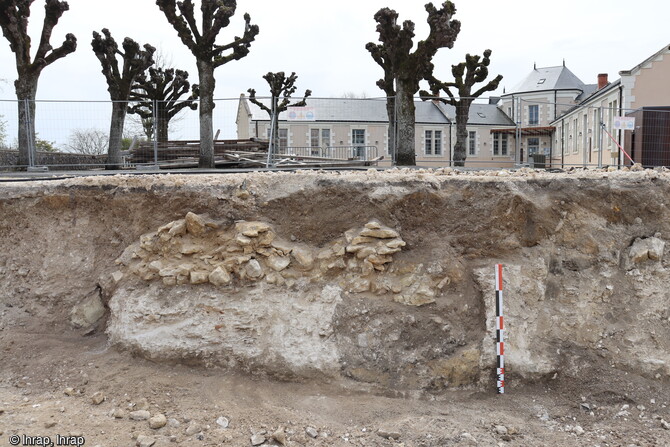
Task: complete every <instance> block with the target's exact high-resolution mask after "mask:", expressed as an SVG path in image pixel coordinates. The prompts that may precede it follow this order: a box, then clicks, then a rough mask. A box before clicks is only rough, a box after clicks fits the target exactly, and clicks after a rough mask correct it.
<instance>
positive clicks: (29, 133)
mask: <svg viewBox="0 0 670 447" xmlns="http://www.w3.org/2000/svg"><path fill="white" fill-rule="evenodd" d="M23 101H24V108H25V110H26V115H25V117H26V138H27V139H28V141H26V143H27V146H28V167H29V168H32V167H34V166H35V155H36V154H35V140H34V136H35V133H34V127H33V122H32V121H33V118H32V116H31V115H30V100H29V99H24V100H23Z"/></svg>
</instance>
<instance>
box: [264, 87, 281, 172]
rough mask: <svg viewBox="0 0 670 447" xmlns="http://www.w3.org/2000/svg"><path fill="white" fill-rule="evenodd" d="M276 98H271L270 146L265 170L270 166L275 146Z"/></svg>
mask: <svg viewBox="0 0 670 447" xmlns="http://www.w3.org/2000/svg"><path fill="white" fill-rule="evenodd" d="M276 101H277V98H275V97H274V96H273V97H272V116H271V118H270V144H269V145H268V161H267V163H266V168H270V165H271V164H272V153H273V152H274V146H275V123H276V122H277V120H278V119H279V117H278V116H277V115H278V113H277V103H276Z"/></svg>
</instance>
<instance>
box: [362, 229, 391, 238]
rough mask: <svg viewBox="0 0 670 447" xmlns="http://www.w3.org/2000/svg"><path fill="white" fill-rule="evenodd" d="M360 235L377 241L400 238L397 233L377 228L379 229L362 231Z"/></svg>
mask: <svg viewBox="0 0 670 447" xmlns="http://www.w3.org/2000/svg"><path fill="white" fill-rule="evenodd" d="M360 235H361V236H368V237H374V238H377V239H393V238H396V237H399V236H400V235H399V234H398V232H397V231H395V230H393V229H391V228H379V229H371V228H365V229H364V230H363V231H361V234H360Z"/></svg>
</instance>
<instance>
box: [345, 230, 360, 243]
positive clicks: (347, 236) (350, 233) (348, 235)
mask: <svg viewBox="0 0 670 447" xmlns="http://www.w3.org/2000/svg"><path fill="white" fill-rule="evenodd" d="M356 236H358V231H357V230H356V229H355V228H352V229H351V230H347V231H345V232H344V239H345V240H346V241H347V244H351V242H352V241H353V240H354V238H355V237H356Z"/></svg>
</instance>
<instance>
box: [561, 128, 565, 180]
mask: <svg viewBox="0 0 670 447" xmlns="http://www.w3.org/2000/svg"><path fill="white" fill-rule="evenodd" d="M561 169H565V118H563V119H562V120H561Z"/></svg>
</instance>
